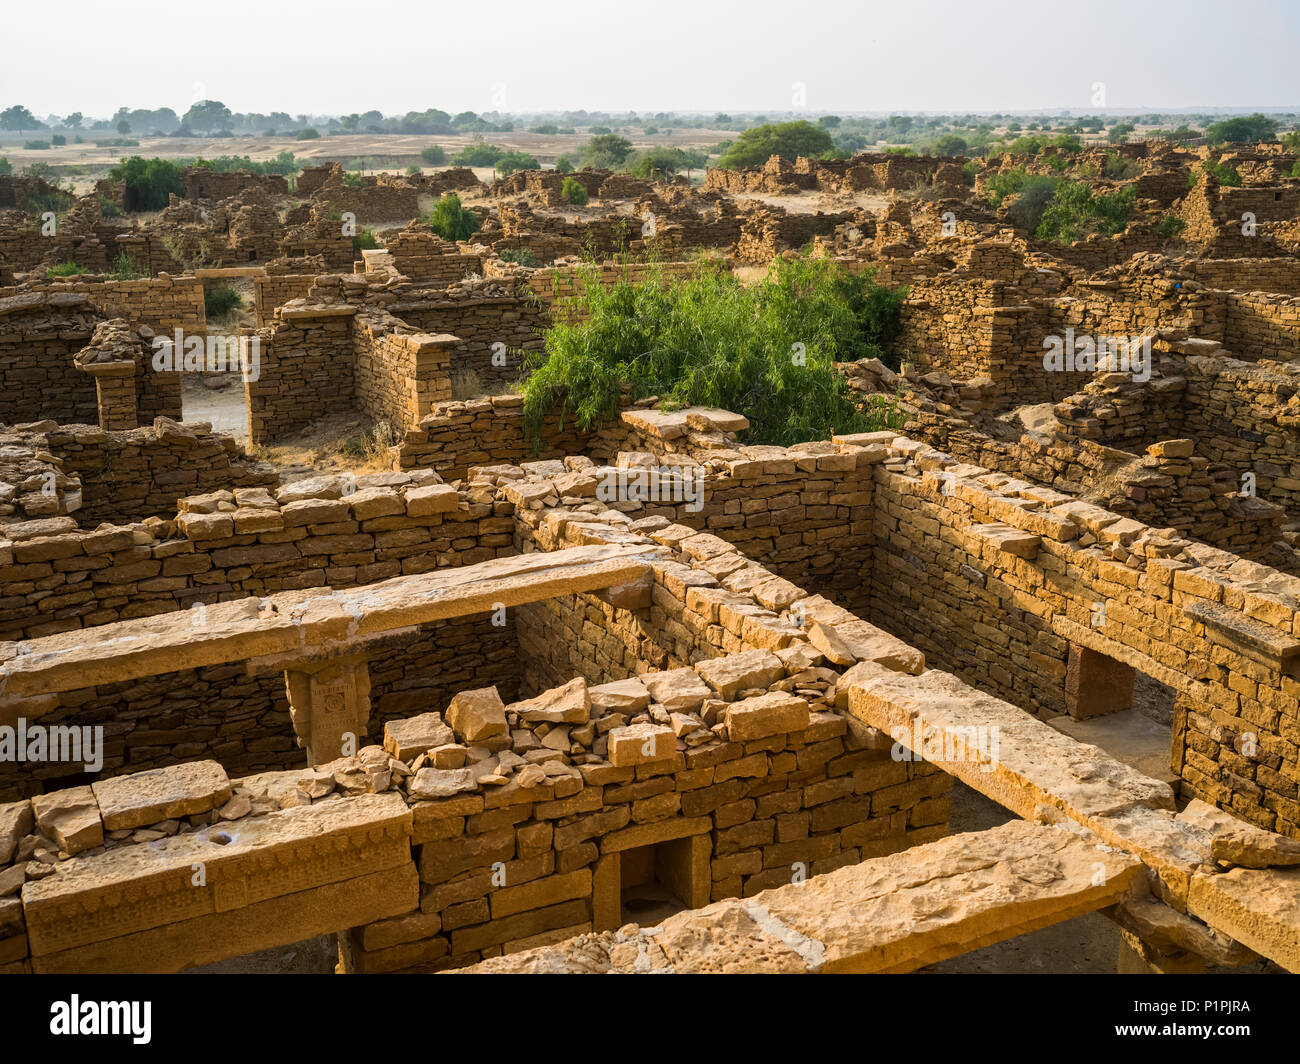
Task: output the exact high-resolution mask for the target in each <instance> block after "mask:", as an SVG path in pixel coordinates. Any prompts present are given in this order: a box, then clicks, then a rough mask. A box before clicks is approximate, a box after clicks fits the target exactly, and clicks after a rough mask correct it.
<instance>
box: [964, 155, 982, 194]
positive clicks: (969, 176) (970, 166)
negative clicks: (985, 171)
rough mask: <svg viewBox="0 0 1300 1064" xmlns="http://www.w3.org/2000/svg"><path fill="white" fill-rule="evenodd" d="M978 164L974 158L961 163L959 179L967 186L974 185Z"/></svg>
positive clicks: (971, 186) (972, 186)
mask: <svg viewBox="0 0 1300 1064" xmlns="http://www.w3.org/2000/svg"><path fill="white" fill-rule="evenodd" d="M979 168H980V164H979V163H978V162H976V161H975V160H974V159H970V160H968V161H967V162H964V163H962V164H961V179H962V181H963V182H965V184H966V187H967V188H974V187H975V175H976V174H977V173H979Z"/></svg>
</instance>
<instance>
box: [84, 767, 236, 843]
mask: <svg viewBox="0 0 1300 1064" xmlns="http://www.w3.org/2000/svg"><path fill="white" fill-rule="evenodd" d="M90 789H91V790H92V791H93V792H94V794H95V801H97V802H98V803H99V812H100V816H101V817H102V818H103V821H104V829H105V830H106V831H120V830H122V829H123V828H139V827H144V826H145V825H146V824H156V823H158V821H160V820H168V819H171V818H173V817H182V816H192V815H194V814H196V813H206V812H207V811H208V810H209V809H216V808H217V807H218V806H221V805H225V803H226V802H228V801H229V800H230V794H231V788H230V778H229V777H228V776H227V775H226V770H225V769H224V768H222V767H221V765H219V764H218V763H217V762H215V761H191V762H189V763H187V764H183V765H169V766H167V767H166V768H154V769H148V770H147V771H145V772H134V773H132V774H131V775H129V776H113V777H110V778H109V779H106V780H98V781H96V782H95V783H92V784H91V785H90Z"/></svg>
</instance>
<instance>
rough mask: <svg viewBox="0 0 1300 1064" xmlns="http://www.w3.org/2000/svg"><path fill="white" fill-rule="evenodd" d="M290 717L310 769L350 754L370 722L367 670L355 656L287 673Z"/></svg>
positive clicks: (303, 666) (362, 661) (285, 677)
mask: <svg viewBox="0 0 1300 1064" xmlns="http://www.w3.org/2000/svg"><path fill="white" fill-rule="evenodd" d="M284 680H285V688H286V690H287V692H288V696H289V715H290V717H291V718H292V719H293V730H294V734H295V735H297V737H298V745H299V746H303V747H306V748H307V764H308V765H310V766H312V767H315V766H316V765H321V764H325V763H327V762H329V761H334V760H336V759H337V758H340V757H344V756H347V755H349V754H355V753H356V752H357V751H358V750H359V749H360V748H361V747H362V746H364V745H365V743H364V737H365V732H366V722H367V721H368V720H369V719H370V670H369V667H368V666H367V663H366V659H365V658H364V657H362V656H359V655H353V656H351V657H346V658H334V659H330V660H327V661H324V662H319V663H312V664H310V665H307V664H304V665H302V666H299V667H296V668H293V669H286V670H285V673H284Z"/></svg>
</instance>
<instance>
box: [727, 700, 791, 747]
mask: <svg viewBox="0 0 1300 1064" xmlns="http://www.w3.org/2000/svg"><path fill="white" fill-rule="evenodd" d="M725 719H726V723H727V734H728V735H730V736H731V739H732V741H733V742H742V743H743V742H749V741H750V740H753V739H765V738H767V736H769V735H782V734H785V733H788V732H794V731H803V729H805V728H806V727H808V723H809V714H808V702H807V700H806V699H803V698H799V697H798V696H796V695H790V694H785V693H784V692H780V691H772V692H769V693H768V694H763V695H759V696H758V697H756V698H746V699H745V700H744V701H743V702H736V703H734V704H733V705H731V706H728V707H727V713H726V718H725Z"/></svg>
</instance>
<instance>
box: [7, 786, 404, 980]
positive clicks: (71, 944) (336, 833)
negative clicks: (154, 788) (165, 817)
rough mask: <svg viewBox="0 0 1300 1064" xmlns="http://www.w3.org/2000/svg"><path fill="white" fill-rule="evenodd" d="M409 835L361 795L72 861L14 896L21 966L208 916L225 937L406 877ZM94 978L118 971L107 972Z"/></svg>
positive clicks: (386, 808) (389, 808)
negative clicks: (264, 919) (377, 876)
mask: <svg viewBox="0 0 1300 1064" xmlns="http://www.w3.org/2000/svg"><path fill="white" fill-rule="evenodd" d="M85 789H86V790H87V791H89V789H90V788H85ZM61 793H67V792H61ZM410 835H411V812H410V810H409V809H408V808H407V805H406V802H405V800H404V799H403V798H402V796H401V795H400V794H396V793H388V794H367V795H359V796H357V797H353V798H349V799H347V800H346V801H343V800H339V801H328V802H319V803H317V804H314V805H303V806H296V807H293V808H290V809H281V810H278V811H276V812H272V813H266V814H264V815H262V816H256V817H246V818H245V819H243V820H238V821H231V822H227V823H222V824H218V825H215V826H213V827H210V828H202V829H200V830H198V831H195V832H192V833H190V834H185V835H173V836H170V837H168V838H164V839H160V840H158V841H157V842H141V843H136V844H135V845H132V846H121V847H115V848H113V849H110V850H106V851H103V852H101V853H98V854H95V855H93V856H86V857H80V858H73V859H71V860H68V861H64V862H62V863H61V865H60V867H59V871H58V873H57V874H55V875H52V876H46V877H45V878H44V879H39V880H34V881H29V882H28V883H27V884H26V885H25V886H24V887H23V909H24V912H25V915H26V917H27V932H28V938H29V941H30V945H31V952H32V956H33V957H41V956H45V955H47V954H55V953H61V952H65V951H68V950H74V949H78V948H80V947H84V946H89V945H91V944H94V943H101V942H106V941H108V940H111V939H124V938H127V937H129V936H131V935H134V934H136V933H138V932H144V931H149V930H151V929H154V928H164V929H166V930H167V933H168V935H172V934H174V935H182V933H183V928H184V926H185V924H186V921H189V920H196V919H200V918H203V917H210V916H214V915H217V914H221V915H222V917H223V919H222V920H221V921H218V922H217V924H216V925H215V926H221V925H225V926H226V928H227V929H235V928H237V927H238V926H239V920H240V916H241V911H242V910H243V909H244V908H245V907H247V906H251V905H255V904H256V903H259V902H263V901H267V900H269V899H272V898H279V897H282V896H284V895H289V894H295V893H298V892H300V891H306V890H309V889H312V888H316V887H322V886H325V885H327V884H333V883H343V882H344V881H345V880H349V879H358V878H364V877H367V876H370V875H371V874H373V873H376V872H382V871H384V870H385V869H399V868H401V867H402V866H404V865H406V866H409V865H410V864H411V847H410ZM414 904H418V897H417V899H416V901H415V903H414ZM414 904H413V905H411V906H408V910H409V909H410V908H414ZM313 926H314V925H313ZM298 929H299V930H308V932H309V933H310V934H319V933H321V931H320V930H316V931H311V930H310V928H309V926H300V927H299V928H298ZM303 937H306V936H304V935H302V934H299V935H298V936H297V938H290V939H288V941H289V942H296V941H299V940H301V939H302V938H303ZM177 941H179V939H178V940H177ZM257 948H264V947H257ZM224 955H225V956H238V951H236V952H234V953H227V954H224ZM125 956H126V953H125V951H124V952H123V953H122V954H120V955H118V956H117V958H116V960H117V961H122V960H123V959H124V957H125ZM131 963H132V964H138V963H140V962H138V961H133V962H131ZM187 963H198V962H194V961H189V962H187ZM183 966H184V965H181V967H183ZM98 970H114V971H116V970H120V969H119V968H118V967H117V966H116V962H113V963H111V964H109V966H108V967H107V968H101V969H98ZM137 970H138V969H137ZM145 970H152V969H145ZM160 970H166V968H162V969H160Z"/></svg>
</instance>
